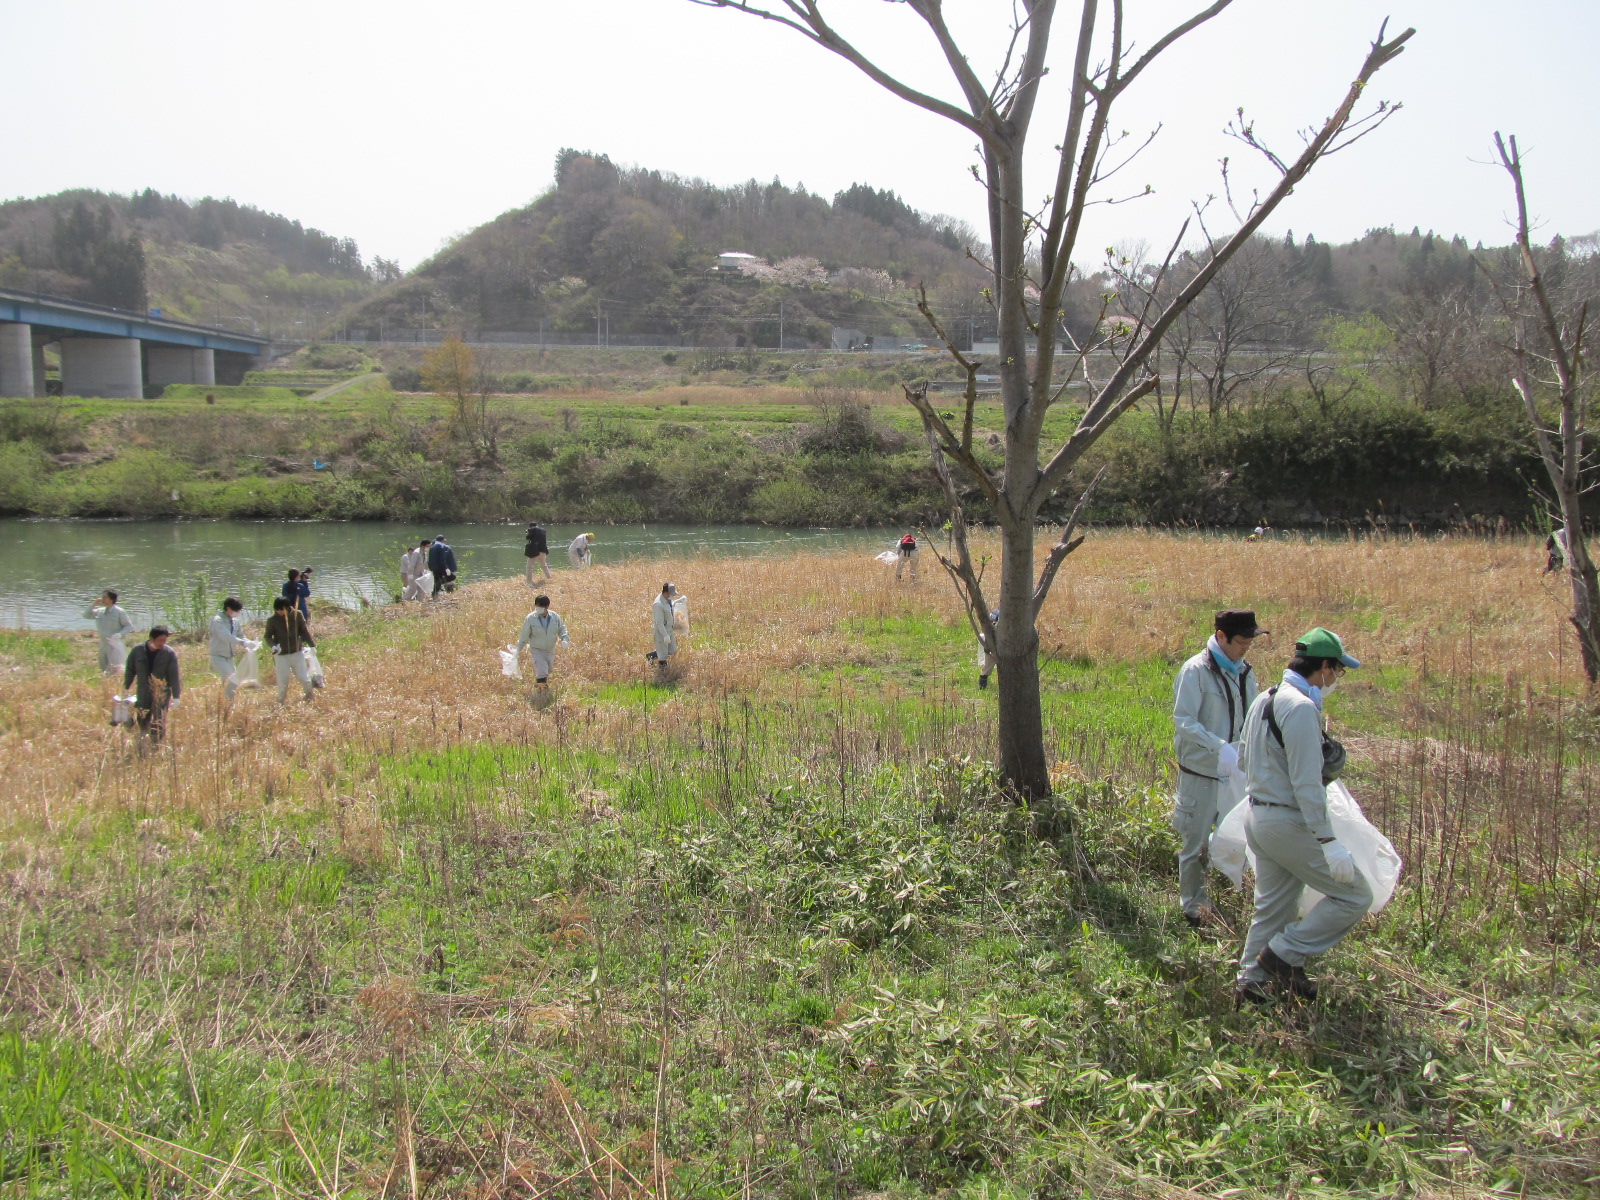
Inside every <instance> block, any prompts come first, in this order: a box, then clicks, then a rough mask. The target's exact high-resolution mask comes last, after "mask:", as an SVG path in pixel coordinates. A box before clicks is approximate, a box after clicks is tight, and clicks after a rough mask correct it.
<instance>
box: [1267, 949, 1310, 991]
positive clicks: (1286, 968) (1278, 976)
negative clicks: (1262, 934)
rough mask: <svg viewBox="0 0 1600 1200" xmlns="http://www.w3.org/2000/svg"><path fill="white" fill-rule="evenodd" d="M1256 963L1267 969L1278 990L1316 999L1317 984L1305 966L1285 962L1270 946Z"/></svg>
mask: <svg viewBox="0 0 1600 1200" xmlns="http://www.w3.org/2000/svg"><path fill="white" fill-rule="evenodd" d="M1256 965H1257V966H1259V967H1260V968H1261V969H1262V970H1263V971H1265V972H1266V973H1267V975H1268V977H1269V978H1271V980H1272V982H1273V983H1275V984H1276V985H1277V986H1278V990H1279V991H1281V992H1285V993H1287V994H1288V995H1291V996H1298V997H1299V998H1300V999H1302V1000H1315V999H1316V998H1317V985H1316V983H1315V982H1314V981H1313V980H1312V979H1311V978H1310V977H1309V976H1308V975H1307V974H1306V972H1305V968H1304V967H1296V966H1293V965H1291V964H1290V963H1287V962H1285V961H1284V960H1283V959H1281V958H1279V957H1278V956H1277V955H1276V954H1275V953H1273V950H1272V947H1271V946H1268V947H1267V948H1266V949H1265V950H1263V951H1262V952H1261V955H1260V957H1259V958H1257V959H1256Z"/></svg>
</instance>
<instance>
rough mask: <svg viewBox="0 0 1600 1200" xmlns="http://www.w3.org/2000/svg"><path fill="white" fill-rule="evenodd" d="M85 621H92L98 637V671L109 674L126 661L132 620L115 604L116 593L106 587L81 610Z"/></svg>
mask: <svg viewBox="0 0 1600 1200" xmlns="http://www.w3.org/2000/svg"><path fill="white" fill-rule="evenodd" d="M83 617H84V620H86V621H93V622H94V631H95V633H96V634H98V635H99V638H100V647H99V649H100V671H101V673H102V674H105V675H111V674H114V673H115V672H116V671H117V670H118V669H120V668H121V667H122V666H123V664H125V663H126V662H127V661H128V650H127V641H126V639H127V637H128V635H129V634H131V633H132V632H133V622H132V621H130V620H129V619H128V614H127V613H125V612H123V611H122V609H121V608H120V607H119V606H118V604H117V593H116V592H114V591H112V590H111V589H110V588H107V589H106V590H105V591H103V592H101V593H100V599H98V600H96V601H95V602H94V603H93V604H91V605H90V606H89V607H88V608H86V609H84V610H83Z"/></svg>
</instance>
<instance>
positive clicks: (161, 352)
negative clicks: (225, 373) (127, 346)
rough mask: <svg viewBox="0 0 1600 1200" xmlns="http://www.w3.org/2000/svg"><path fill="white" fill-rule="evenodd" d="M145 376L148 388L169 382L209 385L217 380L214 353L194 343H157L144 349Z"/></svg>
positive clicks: (165, 384) (147, 345)
mask: <svg viewBox="0 0 1600 1200" xmlns="http://www.w3.org/2000/svg"><path fill="white" fill-rule="evenodd" d="M144 365H145V379H146V380H147V381H148V382H149V384H150V386H151V387H166V386H167V384H169V383H198V384H203V385H205V386H206V387H212V386H214V385H215V384H216V382H217V363H216V356H215V355H214V354H212V352H211V351H210V350H208V349H204V348H202V347H197V346H157V345H154V344H152V343H146V345H145V348H144Z"/></svg>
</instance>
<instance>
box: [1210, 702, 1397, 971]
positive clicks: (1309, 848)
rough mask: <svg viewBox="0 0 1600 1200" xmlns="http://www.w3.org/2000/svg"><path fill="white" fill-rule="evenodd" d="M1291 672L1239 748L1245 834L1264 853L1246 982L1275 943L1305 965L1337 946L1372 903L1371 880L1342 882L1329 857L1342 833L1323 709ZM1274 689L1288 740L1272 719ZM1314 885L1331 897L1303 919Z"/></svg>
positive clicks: (1244, 964)
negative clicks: (1304, 895)
mask: <svg viewBox="0 0 1600 1200" xmlns="http://www.w3.org/2000/svg"><path fill="white" fill-rule="evenodd" d="M1291 676H1293V677H1294V680H1295V682H1296V683H1300V684H1304V683H1305V681H1304V680H1303V679H1301V678H1300V677H1299V676H1298V675H1294V672H1292V671H1285V672H1284V673H1283V678H1284V682H1283V683H1281V684H1280V685H1279V686H1278V688H1277V690H1276V692H1275V693H1265V692H1264V693H1262V694H1261V695H1260V696H1258V697H1256V702H1255V704H1254V705H1252V706H1251V709H1250V715H1249V717H1248V718H1246V720H1245V725H1244V744H1243V746H1242V747H1241V749H1240V751H1239V760H1240V764H1241V765H1242V766H1243V767H1244V774H1245V790H1246V792H1247V793H1248V795H1249V800H1248V801H1246V803H1248V804H1249V805H1250V812H1249V815H1248V818H1247V819H1246V821H1245V840H1246V841H1247V842H1248V843H1249V844H1250V849H1251V851H1252V852H1254V854H1255V856H1256V897H1255V916H1254V918H1253V919H1252V920H1251V922H1250V932H1249V934H1247V935H1246V937H1245V940H1244V952H1243V953H1242V954H1241V955H1240V956H1239V982H1240V984H1244V983H1247V982H1255V983H1262V982H1265V981H1266V978H1267V976H1266V972H1264V971H1263V970H1262V969H1261V967H1260V966H1259V965H1258V964H1257V962H1256V959H1258V958H1259V957H1260V956H1261V952H1262V951H1263V950H1265V949H1266V948H1267V947H1268V946H1271V947H1272V952H1273V953H1274V954H1276V955H1277V956H1278V957H1279V958H1281V959H1283V961H1284V962H1286V963H1288V964H1289V965H1290V966H1294V967H1303V966H1305V962H1306V959H1307V958H1309V957H1311V956H1312V955H1315V954H1322V953H1325V952H1326V951H1328V950H1329V949H1331V948H1332V947H1333V946H1335V945H1337V944H1338V942H1339V941H1340V939H1341V938H1343V937H1344V936H1345V934H1347V933H1349V932H1350V931H1351V930H1352V929H1354V928H1355V927H1356V924H1357V922H1359V921H1360V920H1361V918H1362V917H1364V916H1366V915H1367V910H1368V909H1370V908H1371V907H1372V887H1371V885H1370V884H1369V883H1368V882H1367V880H1366V879H1365V877H1363V876H1362V874H1361V872H1360V869H1359V868H1357V871H1356V877H1355V879H1354V881H1353V882H1351V883H1340V882H1339V881H1338V880H1337V879H1335V878H1334V877H1333V874H1332V872H1330V871H1329V870H1328V864H1327V860H1326V859H1325V858H1324V857H1323V852H1322V846H1321V845H1320V844H1319V841H1318V839H1319V838H1331V837H1333V836H1334V833H1333V825H1332V823H1331V822H1330V821H1329V820H1328V789H1327V788H1326V787H1325V786H1324V785H1323V782H1322V713H1321V711H1320V710H1319V709H1318V707H1317V703H1316V701H1314V700H1313V699H1312V698H1311V697H1310V696H1308V695H1307V694H1305V693H1304V692H1302V691H1300V690H1299V688H1298V687H1297V686H1295V683H1291V682H1290V677H1291ZM1305 686H1310V685H1309V684H1307V685H1305ZM1269 695H1272V696H1273V697H1274V706H1273V715H1274V716H1276V717H1277V719H1278V728H1279V729H1281V730H1282V731H1283V745H1282V746H1280V745H1278V739H1277V738H1275V737H1274V736H1273V735H1272V730H1271V728H1270V727H1269V726H1268V725H1267V720H1266V707H1267V701H1268V697H1269ZM1307 887H1312V888H1315V889H1316V890H1317V891H1319V892H1321V893H1322V899H1321V900H1319V901H1317V903H1316V905H1315V906H1314V907H1313V908H1312V909H1311V911H1310V912H1308V913H1307V914H1306V915H1305V916H1304V917H1302V918H1300V919H1299V920H1296V919H1295V917H1296V913H1297V912H1298V911H1299V906H1300V893H1301V892H1303V891H1304V890H1305V889H1306V888H1307Z"/></svg>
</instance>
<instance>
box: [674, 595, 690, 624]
mask: <svg viewBox="0 0 1600 1200" xmlns="http://www.w3.org/2000/svg"><path fill="white" fill-rule="evenodd" d="M672 629H673V632H675V633H688V632H689V597H687V596H679V597H678V598H677V599H675V600H674V601H673V602H672Z"/></svg>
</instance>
